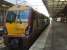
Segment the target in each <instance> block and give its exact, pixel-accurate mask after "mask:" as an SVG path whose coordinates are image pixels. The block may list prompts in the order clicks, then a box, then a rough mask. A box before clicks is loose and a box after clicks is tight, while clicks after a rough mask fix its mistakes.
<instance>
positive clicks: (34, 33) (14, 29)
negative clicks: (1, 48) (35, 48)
mask: <svg viewBox="0 0 67 50" xmlns="http://www.w3.org/2000/svg"><path fill="white" fill-rule="evenodd" d="M5 19H6V23H5V31H6V43H5V44H6V45H7V47H9V48H10V49H11V48H16V49H17V48H19V49H25V50H27V49H29V48H30V47H31V45H32V44H33V43H34V41H35V40H36V39H37V38H38V37H39V35H40V34H41V32H42V31H43V30H44V29H45V28H46V27H47V26H48V25H49V24H50V19H49V18H48V17H46V16H45V15H43V14H41V13H39V12H37V11H36V10H34V9H33V8H31V7H30V6H27V5H24V6H23V5H22V6H19V8H18V11H17V10H16V7H15V6H13V7H11V8H10V9H8V11H7V15H6V18H5Z"/></svg>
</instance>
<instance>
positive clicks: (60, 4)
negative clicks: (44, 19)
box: [43, 0, 67, 17]
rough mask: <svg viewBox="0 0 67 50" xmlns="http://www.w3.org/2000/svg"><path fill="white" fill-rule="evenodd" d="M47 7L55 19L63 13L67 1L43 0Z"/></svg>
mask: <svg viewBox="0 0 67 50" xmlns="http://www.w3.org/2000/svg"><path fill="white" fill-rule="evenodd" d="M43 3H44V4H45V5H46V7H47V9H48V11H49V13H50V16H52V17H54V16H56V15H57V14H58V13H59V12H61V11H62V10H63V9H64V8H65V6H66V5H67V0H43Z"/></svg>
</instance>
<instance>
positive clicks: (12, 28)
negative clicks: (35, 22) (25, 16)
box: [6, 23, 28, 37]
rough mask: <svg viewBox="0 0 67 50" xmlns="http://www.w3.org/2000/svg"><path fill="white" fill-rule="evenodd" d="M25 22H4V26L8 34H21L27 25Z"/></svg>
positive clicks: (18, 35)
mask: <svg viewBox="0 0 67 50" xmlns="http://www.w3.org/2000/svg"><path fill="white" fill-rule="evenodd" d="M27 25H28V24H27V23H22V24H20V23H11V24H10V23H6V28H7V31H8V36H17V37H20V36H23V35H24V34H25V29H26V27H27Z"/></svg>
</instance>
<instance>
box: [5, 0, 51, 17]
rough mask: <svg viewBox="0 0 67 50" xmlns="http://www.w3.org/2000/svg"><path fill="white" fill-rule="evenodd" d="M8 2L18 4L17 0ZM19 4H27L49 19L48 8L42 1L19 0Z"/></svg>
mask: <svg viewBox="0 0 67 50" xmlns="http://www.w3.org/2000/svg"><path fill="white" fill-rule="evenodd" d="M6 1H8V2H11V3H13V4H16V0H6ZM17 1H18V4H19V3H26V4H28V5H29V6H31V7H32V8H33V9H35V10H36V11H38V12H40V13H42V14H44V15H45V16H47V17H49V16H50V15H49V13H48V10H47V8H46V6H45V5H44V4H43V2H42V0H17Z"/></svg>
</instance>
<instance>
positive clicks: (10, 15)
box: [6, 12, 16, 23]
mask: <svg viewBox="0 0 67 50" xmlns="http://www.w3.org/2000/svg"><path fill="white" fill-rule="evenodd" d="M15 20H16V14H15V13H14V12H8V14H7V19H6V22H8V23H13V22H15Z"/></svg>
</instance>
